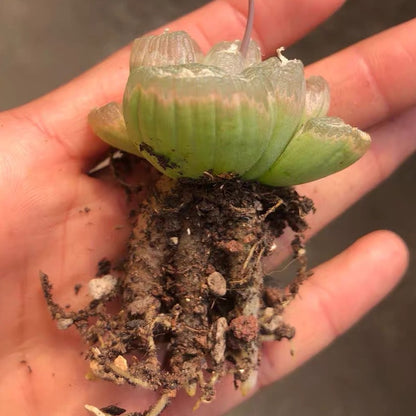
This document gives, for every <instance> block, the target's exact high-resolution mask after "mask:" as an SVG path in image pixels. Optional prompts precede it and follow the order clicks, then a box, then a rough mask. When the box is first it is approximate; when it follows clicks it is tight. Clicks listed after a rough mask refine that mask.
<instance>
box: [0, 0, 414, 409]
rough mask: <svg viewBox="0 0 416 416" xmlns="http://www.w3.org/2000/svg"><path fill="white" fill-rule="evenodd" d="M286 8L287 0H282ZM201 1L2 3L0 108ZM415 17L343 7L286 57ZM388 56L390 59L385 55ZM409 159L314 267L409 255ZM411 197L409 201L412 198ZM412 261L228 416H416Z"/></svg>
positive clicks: (404, 5)
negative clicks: (331, 339) (311, 351)
mask: <svg viewBox="0 0 416 416" xmlns="http://www.w3.org/2000/svg"><path fill="white" fill-rule="evenodd" d="M287 1H290V0H287ZM204 3H206V1H204V0H152V1H151V2H144V1H137V0H117V1H115V0H88V1H87V0H66V1H57V0H36V1H31V0H3V1H1V2H0V39H1V42H0V91H1V93H0V110H4V109H7V108H11V107H13V106H16V105H19V104H22V103H25V102H27V101H29V100H31V99H33V98H35V97H37V96H39V95H41V94H43V93H45V92H47V91H49V90H51V89H53V88H55V87H57V86H58V85H60V84H62V83H64V82H66V81H68V80H70V79H71V78H73V77H74V76H76V75H78V74H79V73H81V72H82V71H83V70H85V69H87V68H89V67H90V66H92V65H93V64H95V63H96V62H98V61H100V60H101V59H103V58H105V57H106V56H107V55H109V54H110V53H111V52H113V51H115V50H116V49H118V48H119V47H121V46H123V45H124V44H126V43H128V42H129V41H130V40H131V39H133V38H134V37H135V36H137V35H139V34H142V33H144V32H145V31H147V30H149V29H152V28H155V27H157V26H159V25H162V24H164V23H166V22H167V21H169V20H171V19H173V18H175V17H177V16H179V15H181V14H183V13H185V12H187V11H190V10H191V9H192V8H195V7H198V6H199V5H202V4H204ZM415 15H416V2H415V1H414V0H395V1H394V2H393V1H391V0H361V1H350V2H347V5H346V6H345V7H344V8H343V9H342V10H341V11H340V12H338V13H337V14H336V15H335V16H334V17H333V18H331V19H330V20H329V21H328V22H327V23H325V24H324V25H322V26H321V27H320V28H318V29H317V30H315V31H314V32H313V33H312V34H310V36H308V37H307V38H306V39H304V40H303V41H301V42H299V43H298V44H297V45H295V46H293V47H292V48H290V49H289V55H290V56H296V57H298V58H301V59H302V60H303V61H304V62H305V63H308V62H311V61H313V60H315V59H318V58H320V57H323V56H326V55H329V54H330V53H332V52H334V51H336V50H338V49H340V48H343V47H345V46H347V45H349V44H352V43H354V42H356V41H358V40H360V39H362V38H365V37H367V36H369V35H371V34H373V33H376V32H379V31H381V30H383V29H385V28H387V27H390V26H392V25H395V24H397V23H400V22H402V21H405V20H408V19H409V18H412V17H414V16H415ZM386 53H388V51H386ZM415 161H416V158H415V157H413V158H412V159H410V160H409V161H408V162H407V163H406V164H405V165H404V166H403V167H402V168H401V169H400V170H399V171H398V172H397V173H396V174H395V175H394V176H393V177H392V178H390V179H389V180H388V181H386V182H385V183H384V184H383V185H382V186H380V187H379V188H378V189H376V190H374V191H373V192H372V193H371V194H370V195H368V196H367V197H365V198H364V199H362V200H361V201H360V202H359V203H357V204H356V205H355V206H354V207H353V208H351V209H350V210H349V211H348V212H347V213H345V214H344V215H343V216H342V217H341V218H339V219H337V220H336V221H335V222H333V223H332V224H331V225H330V226H329V227H327V228H326V229H325V230H324V231H322V232H321V233H320V234H319V235H318V236H317V237H315V238H314V239H313V241H312V242H311V243H310V244H309V251H310V253H311V261H312V264H318V263H320V262H321V261H324V260H326V259H328V258H330V257H331V256H333V255H334V254H336V253H338V252H339V251H341V250H343V249H344V248H345V247H347V246H348V245H349V244H350V243H352V242H353V241H354V240H356V239H357V238H358V237H360V236H361V235H363V234H365V233H367V232H370V231H372V230H375V229H379V228H388V229H392V230H394V231H396V232H398V233H399V234H400V235H401V236H402V237H403V238H404V239H405V240H406V241H407V243H408V245H409V247H410V249H411V251H412V252H413V253H414V252H415V248H416V227H415V225H416V224H415V220H414V207H415V205H416V193H415V179H416V164H415ZM409 190H410V194H409ZM415 277H416V273H415V256H414V255H413V256H412V260H411V268H410V270H409V272H408V273H407V275H406V277H405V279H404V280H403V282H402V283H401V284H400V286H399V287H398V288H397V289H396V290H395V291H394V293H393V294H391V295H390V296H389V297H388V298H387V299H386V300H385V301H384V302H382V303H381V304H380V305H379V306H377V307H376V308H375V309H374V310H373V311H372V312H371V313H370V314H369V315H367V316H366V317H365V318H364V319H363V320H362V321H361V322H360V323H359V324H358V325H356V326H355V327H354V328H353V329H352V330H350V331H349V332H348V333H347V334H346V335H344V336H343V337H341V338H340V339H339V340H338V341H336V342H335V343H334V344H333V345H332V346H330V347H329V348H328V349H327V350H325V351H324V352H323V353H321V354H320V355H319V356H317V357H315V358H314V359H313V360H311V361H310V362H309V363H308V364H306V365H305V366H304V367H302V368H301V369H299V370H298V371H296V372H295V373H294V374H292V375H291V376H289V377H287V378H285V379H284V380H282V381H280V382H279V383H277V384H275V385H273V386H271V387H269V388H267V389H265V390H264V391H263V392H261V393H259V394H258V395H256V396H255V397H254V398H253V399H251V400H250V401H248V402H247V403H246V404H244V405H243V406H241V407H239V408H238V409H236V410H234V411H233V412H231V413H229V416H245V415H252V414H255V415H259V416H262V415H264V416H266V415H270V414H272V415H284V416H305V415H308V416H315V415H316V416H318V415H319V416H321V415H331V416H332V415H333V416H350V415H351V416H373V415H374V416H376V415H377V416H383V415H386V416H387V415H412V414H415V413H416V325H415V324H414V322H413V319H414V316H416V283H415V281H414V279H415Z"/></svg>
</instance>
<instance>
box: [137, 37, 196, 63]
mask: <svg viewBox="0 0 416 416" xmlns="http://www.w3.org/2000/svg"><path fill="white" fill-rule="evenodd" d="M202 56H203V55H202V52H201V50H200V49H199V46H198V45H197V43H196V42H195V41H194V40H193V39H192V38H191V37H190V36H189V35H188V34H187V33H186V32H183V31H178V32H170V31H169V30H166V31H165V32H164V33H162V34H161V35H150V36H142V37H141V38H138V39H135V40H134V42H133V46H132V49H131V55H130V71H133V70H134V69H135V68H138V67H141V66H165V65H183V64H189V63H192V62H198V61H200V60H201V59H202Z"/></svg>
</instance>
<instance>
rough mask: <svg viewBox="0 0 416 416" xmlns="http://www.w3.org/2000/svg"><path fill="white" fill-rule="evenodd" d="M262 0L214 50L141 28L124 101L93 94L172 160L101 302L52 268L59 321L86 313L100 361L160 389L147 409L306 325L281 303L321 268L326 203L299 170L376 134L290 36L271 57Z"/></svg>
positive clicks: (152, 414) (240, 376) (127, 145)
mask: <svg viewBox="0 0 416 416" xmlns="http://www.w3.org/2000/svg"><path fill="white" fill-rule="evenodd" d="M253 10H254V2H253V1H249V17H248V24H247V29H246V33H245V35H244V38H243V40H242V41H239V40H237V41H233V42H220V43H218V44H216V45H214V46H213V47H212V48H211V50H210V51H209V52H208V53H207V54H206V55H204V54H203V53H202V52H201V50H200V49H199V47H198V45H197V44H196V42H195V41H194V40H193V39H192V38H191V37H190V36H189V35H188V34H187V33H186V32H170V31H169V30H166V31H165V32H164V33H162V34H160V35H156V36H144V37H141V38H139V39H136V40H135V41H134V43H133V47H132V52H131V59H130V76H129V79H128V82H127V86H126V89H125V93H124V100H123V104H122V105H120V104H118V103H109V104H107V105H106V106H104V107H101V108H98V109H95V110H93V111H92V112H91V113H90V115H89V123H90V125H91V127H92V129H93V131H94V132H95V133H96V134H97V135H98V136H99V137H100V138H101V139H102V140H104V141H105V142H107V143H109V144H110V145H111V146H113V147H115V148H117V149H120V150H122V151H123V152H127V153H130V154H133V155H136V156H138V157H140V158H144V159H146V160H147V161H149V162H150V163H151V164H152V165H153V166H154V167H155V168H156V169H157V170H158V171H160V172H161V173H162V174H163V175H162V176H161V178H160V179H159V180H158V182H157V183H156V184H155V186H154V189H153V192H151V193H150V196H149V197H148V199H147V200H146V201H144V202H142V203H140V205H139V206H138V207H136V211H137V213H138V214H137V218H136V224H135V227H134V230H133V233H132V236H131V238H130V241H129V244H128V247H129V255H128V259H127V260H126V261H125V263H124V265H123V267H122V268H121V270H120V269H119V270H118V271H115V270H105V273H104V272H103V273H101V274H100V276H99V277H97V278H94V279H92V280H91V281H90V283H89V289H90V295H91V299H92V300H91V302H90V303H89V305H87V306H86V307H85V308H84V309H82V310H80V311H77V312H71V311H68V310H66V309H65V308H62V307H61V306H59V305H58V304H57V303H55V302H54V300H53V298H52V294H51V289H52V286H51V284H50V283H49V279H48V276H47V275H45V274H43V273H42V274H41V281H42V286H43V290H44V294H45V298H46V300H47V303H48V306H49V309H50V311H51V314H52V316H53V318H54V319H56V320H57V324H58V328H60V329H66V328H68V327H70V326H73V325H74V326H75V327H76V328H77V329H78V330H79V332H80V334H81V336H82V337H83V338H84V339H85V341H86V343H87V344H88V346H89V351H88V355H87V358H88V360H89V363H90V373H89V377H91V378H101V379H105V380H109V381H112V382H114V383H117V384H123V383H128V384H132V385H135V386H140V387H144V388H147V389H151V390H157V391H159V392H160V398H159V400H158V401H157V402H156V403H155V404H154V405H153V406H151V407H150V408H149V409H148V410H147V411H145V413H143V415H146V416H157V415H159V414H160V413H161V412H163V410H164V409H165V407H166V406H167V405H168V403H169V402H170V401H171V399H172V398H173V397H174V396H175V395H176V393H177V392H178V390H180V389H184V390H185V391H186V392H187V393H188V394H189V395H190V396H197V397H198V399H196V400H197V404H199V403H202V402H210V401H212V400H213V398H214V396H215V385H216V383H217V381H218V380H220V379H221V378H222V377H223V376H224V375H226V374H232V375H233V377H234V383H235V385H236V387H239V388H240V389H241V390H242V392H243V393H247V392H248V391H249V390H250V389H251V388H253V387H254V386H255V384H256V381H257V369H258V366H259V362H260V359H261V356H260V346H261V343H262V342H264V341H275V340H281V339H283V338H288V339H290V338H292V337H293V336H294V333H295V332H294V328H292V327H291V326H289V325H287V324H286V323H285V322H284V321H283V319H282V314H283V311H284V310H285V308H286V307H287V306H288V305H289V304H290V301H291V300H292V299H293V298H294V296H295V295H296V294H297V292H298V288H299V285H300V284H301V282H302V281H303V280H304V279H305V278H306V277H307V276H308V272H307V269H306V258H305V250H304V248H303V244H302V232H303V231H304V230H305V229H306V228H307V223H306V221H305V216H306V215H307V214H308V213H309V212H311V211H313V203H312V201H311V200H309V199H308V198H306V197H301V196H299V195H298V194H297V193H296V191H295V190H294V189H293V188H291V186H293V185H296V184H300V183H304V182H309V181H313V180H316V179H319V178H322V177H324V176H327V175H330V174H332V173H334V172H337V171H339V170H341V169H344V168H345V167H347V166H349V165H351V164H352V163H353V162H355V161H356V160H357V159H359V158H360V157H361V156H362V155H363V154H364V153H365V151H366V150H367V148H368V147H369V145H370V137H369V136H368V135H367V134H366V133H364V132H362V131H360V130H358V129H356V128H353V127H351V126H349V125H347V124H345V123H344V122H343V121H342V120H340V119H338V118H334V117H327V116H326V113H327V111H328V107H329V88H328V85H327V83H326V81H325V80H324V79H323V78H322V77H317V76H314V77H311V78H309V79H306V80H305V77H304V71H303V65H302V62H301V61H299V60H288V59H286V58H285V57H284V56H283V55H282V50H281V49H280V50H278V51H277V56H275V57H272V58H269V59H267V60H265V61H262V60H261V51H260V48H259V46H258V45H257V44H256V42H254V41H253V40H251V39H250V33H251V29H252V23H253V13H254V11H253ZM286 227H290V228H291V229H292V230H293V231H294V232H295V238H294V240H293V242H292V248H293V253H294V254H293V255H294V257H295V258H296V259H297V260H298V262H299V269H298V272H297V275H296V277H295V278H294V280H293V282H292V283H291V284H289V286H288V287H286V288H278V287H268V286H265V285H264V275H265V273H264V271H263V268H262V259H263V258H264V257H265V256H267V255H269V254H270V253H271V252H272V251H274V250H276V248H278V247H279V240H278V239H277V240H276V238H278V237H279V236H280V235H281V234H282V233H283V231H284V229H285V228H286ZM107 269H108V268H107ZM114 299H118V302H119V309H118V310H117V311H115V312H113V313H110V312H108V310H107V304H108V302H110V301H112V300H114ZM92 317H93V319H91V318H92ZM161 349H163V350H164V354H162V355H163V357H161V354H160V350H161ZM86 408H87V409H88V410H89V411H91V412H92V413H94V414H96V415H97V416H108V415H114V414H123V413H124V414H125V415H126V416H127V415H131V416H132V415H137V413H135V412H132V413H125V410H124V409H121V408H119V407H117V406H114V405H110V406H108V407H106V408H102V409H98V408H97V407H94V406H90V405H87V406H86Z"/></svg>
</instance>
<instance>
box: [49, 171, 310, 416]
mask: <svg viewBox="0 0 416 416" xmlns="http://www.w3.org/2000/svg"><path fill="white" fill-rule="evenodd" d="M311 210H313V204H312V202H311V201H310V200H309V199H307V198H304V197H300V196H299V195H298V194H297V193H296V192H295V190H294V189H292V188H270V187H266V186H263V185H259V184H256V183H253V182H246V181H242V180H239V179H235V178H234V179H233V178H213V177H210V176H209V177H208V176H207V177H206V178H204V179H202V180H180V181H173V180H170V179H167V178H162V179H161V180H159V182H158V184H157V186H156V187H155V189H154V192H153V194H152V195H151V197H150V198H148V200H147V202H146V203H143V204H141V206H140V207H139V208H138V210H137V212H138V215H137V220H136V226H135V228H134V231H133V233H132V236H131V238H130V241H129V258H128V260H127V261H126V262H125V264H124V267H123V272H122V276H121V277H119V278H118V280H117V284H116V285H115V286H114V288H112V289H111V290H110V292H108V293H104V294H103V295H102V296H101V297H100V298H98V299H95V300H93V301H92V302H91V303H90V304H89V306H88V307H87V308H85V309H83V310H80V311H78V312H68V311H66V310H65V309H63V308H62V307H60V306H59V305H57V304H56V303H55V302H54V301H53V299H52V295H51V289H52V287H51V285H50V283H49V280H48V277H47V276H46V275H45V274H42V275H41V280H42V286H43V290H44V294H45V298H46V300H47V303H48V306H49V309H50V311H51V314H52V316H53V318H54V319H56V320H57V321H58V327H60V328H61V329H65V328H67V327H69V326H71V325H75V326H76V327H77V329H78V330H79V332H80V333H81V335H82V337H83V338H84V339H85V341H86V343H87V344H88V346H89V352H88V355H87V358H88V360H89V361H90V368H91V371H92V373H93V374H94V376H95V377H99V378H102V379H106V380H110V381H112V382H114V383H117V384H123V383H129V384H132V385H136V386H142V387H145V388H148V389H152V390H158V391H160V393H161V396H160V400H159V401H158V402H157V403H156V404H155V405H154V406H153V407H151V408H150V409H149V410H147V411H146V412H145V413H144V414H143V415H146V416H157V415H159V414H160V413H161V412H162V411H163V409H164V408H165V407H166V406H167V404H168V403H169V401H170V400H171V398H173V397H174V396H175V395H176V392H177V391H178V390H179V389H182V388H183V389H185V391H186V392H187V393H188V394H189V395H191V396H193V395H196V394H197V395H198V397H199V399H198V400H199V401H201V402H210V401H211V400H212V399H213V398H214V396H215V384H216V382H217V381H218V380H219V379H220V378H221V377H223V376H224V375H225V374H227V373H231V374H233V376H234V382H235V385H236V387H240V388H241V389H242V391H243V392H244V391H247V390H249V389H250V388H251V387H253V386H254V385H255V383H256V376H257V368H258V365H259V361H260V355H259V346H260V344H261V342H262V341H265V340H280V339H282V338H289V339H290V338H292V337H293V336H294V329H293V328H292V327H290V326H288V325H287V324H285V323H284V322H283V320H282V313H283V311H284V309H285V307H286V306H287V305H288V303H289V302H290V301H291V300H292V299H293V297H294V296H295V295H296V293H297V291H298V286H299V284H300V283H301V281H302V280H303V279H304V278H306V275H307V272H306V262H305V257H304V256H305V254H304V253H305V250H304V249H303V246H302V239H301V233H302V232H303V231H304V230H305V229H306V227H307V224H306V222H305V220H304V217H305V215H306V214H307V213H308V212H310V211H311ZM286 227H290V228H291V229H292V230H294V231H295V232H296V233H297V236H296V238H295V239H294V241H293V243H292V247H293V251H294V256H295V258H297V259H298V260H299V265H300V266H299V270H298V273H297V276H296V278H295V279H294V280H293V282H292V283H291V285H290V286H289V287H288V288H287V289H278V288H271V287H268V288H264V287H263V280H264V273H263V271H262V258H263V257H264V256H267V255H268V254H269V253H270V251H271V250H273V248H274V247H275V245H276V238H277V237H279V236H280V235H281V234H282V233H283V231H284V229H285V228H286ZM277 244H278V242H277ZM110 272H111V270H110V264H109V263H108V262H107V261H106V260H105V259H104V260H103V261H102V262H100V265H99V273H97V275H100V276H102V275H103V274H108V273H110ZM99 279H101V278H99ZM103 279H104V277H103ZM115 298H118V299H119V304H120V306H119V309H118V311H116V312H115V313H110V312H108V308H107V305H108V303H109V302H110V301H112V300H114V299H115ZM91 317H94V319H91ZM161 351H163V353H162V352H161ZM94 409H95V408H91V407H90V410H91V411H92V412H93V413H96V414H97V415H98V414H101V415H102V414H121V413H117V412H122V413H124V409H120V408H118V407H116V406H109V407H108V408H107V409H102V413H98V412H99V411H98V409H96V410H94ZM108 409H110V410H108ZM114 412H116V413H114ZM124 414H125V416H127V415H131V416H132V415H136V416H138V415H139V413H128V414H126V413H124Z"/></svg>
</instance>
